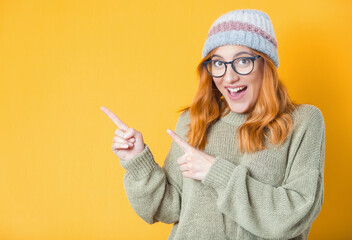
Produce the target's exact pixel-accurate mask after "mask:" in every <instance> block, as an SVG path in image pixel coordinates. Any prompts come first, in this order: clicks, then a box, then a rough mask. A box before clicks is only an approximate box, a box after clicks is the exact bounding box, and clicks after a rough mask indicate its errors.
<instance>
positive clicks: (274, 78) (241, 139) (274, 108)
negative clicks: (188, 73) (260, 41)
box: [178, 49, 299, 153]
mask: <svg viewBox="0 0 352 240" xmlns="http://www.w3.org/2000/svg"><path fill="white" fill-rule="evenodd" d="M251 50H252V51H253V52H254V53H256V54H258V55H260V56H261V57H263V58H264V69H263V70H264V72H263V83H262V88H261V90H260V93H259V96H258V99H257V102H256V104H255V105H254V106H253V108H252V109H251V110H250V111H249V112H248V117H247V119H246V121H245V122H244V123H243V124H242V125H240V126H239V127H238V129H237V131H236V140H237V147H238V149H239V151H240V152H247V153H251V152H255V151H259V150H263V149H266V148H268V146H266V144H265V142H269V143H271V144H273V145H279V144H281V143H283V142H284V140H285V139H286V137H287V136H288V135H289V133H290V132H291V130H292V126H293V119H292V114H291V113H292V112H293V110H294V109H295V108H296V107H297V106H298V105H299V104H296V103H294V102H292V101H291V100H290V98H289V96H288V93H287V89H286V87H285V86H284V85H283V83H282V82H281V80H280V79H279V77H278V73H277V69H276V67H275V65H274V64H273V62H272V61H271V59H270V58H269V57H268V56H267V55H266V54H264V53H262V52H259V51H256V50H254V49H251ZM215 51H216V49H213V50H212V51H211V52H210V53H209V54H208V55H207V56H206V57H205V58H204V59H202V61H201V62H200V63H199V65H198V67H197V76H198V79H199V86H198V91H197V93H196V95H195V97H194V99H193V102H192V103H191V104H190V105H189V106H187V107H184V108H182V109H180V110H179V111H178V112H184V111H187V110H189V114H190V124H189V125H188V126H189V131H188V133H187V135H186V137H187V138H188V143H189V144H190V145H192V146H193V147H195V148H198V149H201V150H203V149H204V148H205V146H206V144H207V131H208V129H209V127H210V126H211V125H212V124H213V123H215V122H216V121H217V120H218V119H219V118H220V117H221V116H225V115H227V114H228V113H229V112H230V111H231V109H230V108H229V106H228V104H227V102H226V100H225V99H224V97H223V96H222V94H221V93H220V91H219V90H218V89H217V87H216V85H215V83H214V81H213V79H212V77H211V76H210V75H209V74H208V72H207V71H206V69H205V67H204V65H203V62H204V61H206V60H208V59H209V58H210V57H211V56H212V55H213V53H214V52H215ZM226 109H227V111H226V112H225V110H226Z"/></svg>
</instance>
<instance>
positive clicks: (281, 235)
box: [101, 9, 325, 240]
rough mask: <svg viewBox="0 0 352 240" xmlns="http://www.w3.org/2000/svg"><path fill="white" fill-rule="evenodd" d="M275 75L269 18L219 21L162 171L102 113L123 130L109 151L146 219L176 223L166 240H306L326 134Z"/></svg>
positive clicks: (136, 137)
mask: <svg viewBox="0 0 352 240" xmlns="http://www.w3.org/2000/svg"><path fill="white" fill-rule="evenodd" d="M278 65H279V61H278V54H277V42H276V38H275V34H274V31H273V27H272V24H271V21H270V19H269V17H268V16H267V15H266V14H265V13H264V12H261V11H258V10H251V9H245V10H236V11H231V12H229V13H227V14H224V15H222V16H220V18H219V19H217V20H216V21H215V22H214V23H213V25H212V26H211V28H210V30H209V33H208V37H207V40H206V42H205V44H204V48H203V60H202V61H201V63H200V64H199V65H198V74H199V89H198V92H197V93H196V95H195V98H194V100H193V102H192V104H191V105H190V106H189V107H187V108H185V109H183V110H182V113H181V114H180V117H179V119H178V122H177V125H176V129H175V132H173V131H171V130H168V134H169V135H170V136H171V137H172V139H173V140H174V141H173V142H172V144H171V148H170V150H169V153H168V155H167V157H166V160H165V162H164V166H163V167H162V168H161V167H160V166H159V165H158V164H157V163H156V162H155V161H154V158H153V155H152V153H151V151H150V149H149V147H148V145H147V144H145V143H144V141H143V137H142V134H141V133H140V132H138V131H137V130H135V129H133V128H129V127H128V126H127V125H126V124H124V123H123V122H122V121H121V120H120V119H119V118H118V117H117V116H116V115H114V114H113V113H112V112H111V111H109V110H108V109H107V108H105V107H102V108H101V109H102V110H103V111H104V112H105V113H106V114H107V115H108V116H109V117H110V118H111V119H112V120H113V121H114V122H115V123H116V125H117V126H118V127H119V128H118V129H117V130H116V131H115V137H114V139H113V141H114V143H113V146H112V149H113V152H114V153H115V154H116V155H117V156H118V157H119V158H120V163H121V165H122V167H123V168H125V169H126V174H125V176H124V185H125V189H126V193H127V196H128V199H129V201H130V203H131V205H132V207H133V209H134V210H135V211H136V213H137V214H138V215H139V216H140V217H141V218H143V219H144V220H145V221H146V222H147V223H150V224H152V223H155V222H158V221H162V222H164V223H173V224H174V225H173V228H172V231H171V233H170V237H169V239H202V240H206V239H211V240H214V239H307V237H308V233H309V230H310V228H311V225H312V223H313V221H314V220H315V219H316V217H317V216H318V214H319V212H320V210H321V207H322V203H323V193H324V184H323V183H324V181H323V179H324V157H325V125H324V119H323V116H322V113H321V111H320V110H319V109H318V108H317V107H315V106H313V105H308V104H300V105H299V104H295V103H293V102H292V101H291V100H290V98H289V96H288V94H287V91H286V89H285V87H284V86H283V84H282V83H281V81H280V80H279V79H278V74H277V67H278Z"/></svg>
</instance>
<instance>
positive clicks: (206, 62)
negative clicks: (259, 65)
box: [203, 55, 260, 78]
mask: <svg viewBox="0 0 352 240" xmlns="http://www.w3.org/2000/svg"><path fill="white" fill-rule="evenodd" d="M239 58H244V59H249V60H251V61H252V63H253V67H252V69H251V71H250V72H249V73H246V74H242V73H239V72H237V70H236V68H235V65H234V64H233V63H234V62H235V61H236V60H237V59H239ZM258 58H260V56H259V55H257V56H255V57H238V58H235V59H234V60H232V61H230V62H224V61H221V60H208V61H204V62H203V65H204V67H205V69H206V70H207V72H208V73H209V74H210V75H211V76H212V77H215V78H219V77H222V76H224V75H225V74H226V71H227V64H231V66H232V69H233V70H234V71H235V72H236V73H237V74H239V75H248V74H250V73H251V72H252V71H253V69H254V61H255V60H257V59H258ZM212 62H221V63H224V64H225V72H224V74H223V75H221V76H214V75H213V74H211V73H210V71H209V70H208V68H207V65H208V64H211V63H212Z"/></svg>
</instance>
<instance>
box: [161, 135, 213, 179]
mask: <svg viewBox="0 0 352 240" xmlns="http://www.w3.org/2000/svg"><path fill="white" fill-rule="evenodd" d="M166 132H167V133H168V134H169V136H170V137H171V138H172V139H173V140H174V141H175V142H176V143H177V145H178V146H179V147H180V148H181V149H182V150H183V151H184V153H185V154H184V155H183V156H181V157H179V158H178V159H177V163H178V164H179V165H180V170H181V172H182V175H183V176H184V177H187V178H193V179H196V180H203V179H204V177H205V175H206V174H207V173H208V172H209V169H210V167H211V166H212V165H213V162H214V161H215V157H213V156H210V155H208V154H206V153H204V152H202V151H199V150H197V149H196V148H194V147H192V146H191V145H189V144H188V143H187V142H186V141H185V140H183V139H182V138H181V137H180V136H178V135H177V134H176V133H175V132H173V131H172V130H169V129H168V130H167V131H166Z"/></svg>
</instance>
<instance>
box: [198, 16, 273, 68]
mask: <svg viewBox="0 0 352 240" xmlns="http://www.w3.org/2000/svg"><path fill="white" fill-rule="evenodd" d="M227 44H235V45H242V46H246V47H249V48H252V49H254V50H258V51H260V52H263V53H265V54H266V55H268V56H269V57H270V59H271V60H272V61H273V63H274V65H275V66H276V68H278V67H279V56H278V53H277V42H276V37H275V34H274V28H273V25H272V24H271V21H270V18H269V16H268V15H267V14H266V13H264V12H262V11H259V10H255V9H241V10H235V11H231V12H228V13H226V14H224V15H222V16H220V17H219V18H218V19H217V20H216V21H215V22H214V23H213V25H212V26H211V28H210V30H209V32H208V36H207V39H206V41H205V44H204V47H203V51H202V57H203V58H204V57H205V56H206V55H207V54H208V53H209V52H210V51H211V50H213V49H214V48H217V47H219V46H223V45H227Z"/></svg>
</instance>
